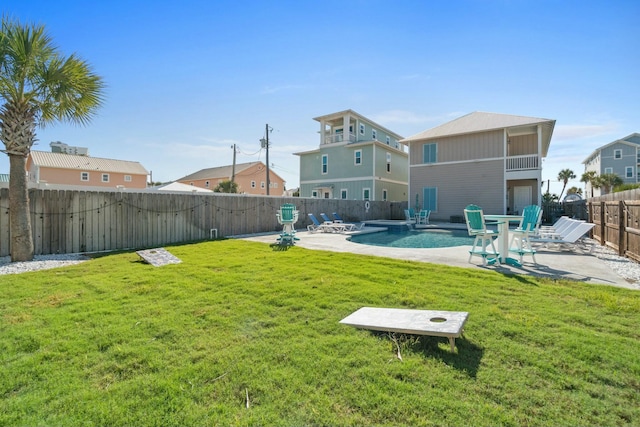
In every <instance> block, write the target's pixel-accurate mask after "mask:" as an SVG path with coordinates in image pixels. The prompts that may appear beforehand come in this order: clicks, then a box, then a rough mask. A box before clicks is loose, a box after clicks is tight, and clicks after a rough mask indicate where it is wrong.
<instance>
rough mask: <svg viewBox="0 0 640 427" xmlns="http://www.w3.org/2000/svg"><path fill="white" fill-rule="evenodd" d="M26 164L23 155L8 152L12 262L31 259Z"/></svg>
mask: <svg viewBox="0 0 640 427" xmlns="http://www.w3.org/2000/svg"><path fill="white" fill-rule="evenodd" d="M26 166H27V158H26V157H25V156H23V155H15V154H9V229H10V232H11V239H10V241H11V246H10V250H11V261H12V262H17V261H31V260H33V238H32V232H31V213H30V212H29V190H28V188H27V173H26V171H27V168H26Z"/></svg>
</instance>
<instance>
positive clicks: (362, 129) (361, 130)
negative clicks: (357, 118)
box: [360, 123, 364, 135]
mask: <svg viewBox="0 0 640 427" xmlns="http://www.w3.org/2000/svg"><path fill="white" fill-rule="evenodd" d="M360 135H364V124H362V123H360Z"/></svg>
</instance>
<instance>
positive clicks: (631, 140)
mask: <svg viewBox="0 0 640 427" xmlns="http://www.w3.org/2000/svg"><path fill="white" fill-rule="evenodd" d="M615 144H625V145H640V133H637V132H636V133H632V134H631V135H628V136H625V137H624V138H620V139H616V140H615V141H613V142H610V143H608V144H605V145H603V146H601V147H598V148H596V149H595V150H593V152H592V153H591V154H589V156H587V158H586V159H584V160H583V161H582V164H583V165H586V164H587V163H589V162H590V161H591V159H593V158H594V157H597V156H598V154H600V151H602V150H604V149H605V148H608V147H611V146H612V145H615Z"/></svg>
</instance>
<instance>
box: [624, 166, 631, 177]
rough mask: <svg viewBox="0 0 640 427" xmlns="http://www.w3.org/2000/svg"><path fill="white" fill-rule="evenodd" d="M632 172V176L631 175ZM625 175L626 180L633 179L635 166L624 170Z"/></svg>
mask: <svg viewBox="0 0 640 427" xmlns="http://www.w3.org/2000/svg"><path fill="white" fill-rule="evenodd" d="M629 172H631V174H629ZM624 175H625V177H626V178H633V166H627V167H625V168H624Z"/></svg>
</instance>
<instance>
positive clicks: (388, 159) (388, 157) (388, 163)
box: [387, 153, 391, 173]
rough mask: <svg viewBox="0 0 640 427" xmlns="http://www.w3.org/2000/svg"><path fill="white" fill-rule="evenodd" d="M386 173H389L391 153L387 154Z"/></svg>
mask: <svg viewBox="0 0 640 427" xmlns="http://www.w3.org/2000/svg"><path fill="white" fill-rule="evenodd" d="M387 172H388V173H391V153H387Z"/></svg>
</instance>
